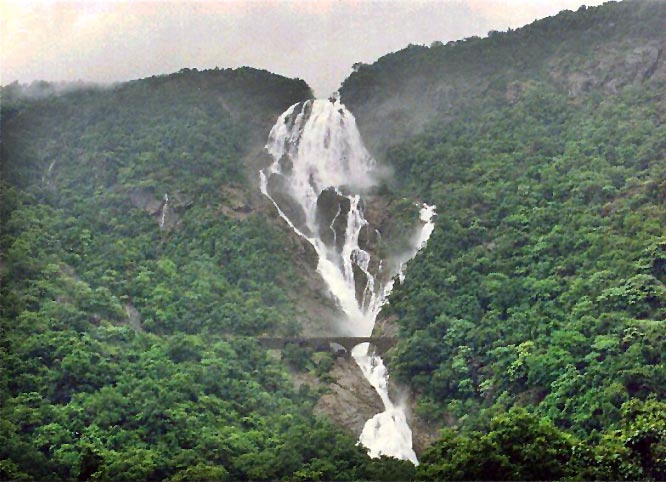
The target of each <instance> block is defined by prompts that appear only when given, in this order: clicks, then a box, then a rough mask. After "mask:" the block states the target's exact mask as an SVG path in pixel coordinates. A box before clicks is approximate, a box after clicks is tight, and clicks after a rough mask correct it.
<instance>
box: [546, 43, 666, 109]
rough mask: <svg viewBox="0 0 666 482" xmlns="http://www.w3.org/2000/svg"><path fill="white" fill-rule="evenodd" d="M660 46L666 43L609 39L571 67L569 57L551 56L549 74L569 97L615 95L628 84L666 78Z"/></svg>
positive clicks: (665, 47)
mask: <svg viewBox="0 0 666 482" xmlns="http://www.w3.org/2000/svg"><path fill="white" fill-rule="evenodd" d="M664 49H666V43H664V42H658V41H650V42H647V43H642V44H639V45H636V44H635V43H633V44H632V43H629V42H627V41H625V42H622V43H620V42H611V43H608V44H605V45H601V46H599V47H597V48H596V50H595V55H594V56H591V57H588V58H586V59H584V60H583V59H581V60H580V61H579V62H573V65H575V66H576V67H575V68H573V70H572V67H569V65H570V64H571V59H570V58H567V57H565V58H555V59H553V60H552V61H551V62H550V64H549V70H550V77H551V78H552V79H553V80H554V81H555V82H556V83H557V84H559V85H561V86H562V87H563V88H564V89H565V90H566V91H567V92H568V93H569V96H571V97H580V96H581V95H584V94H586V93H588V92H591V91H594V90H601V91H602V92H604V93H607V94H616V93H617V92H619V91H620V90H621V89H622V88H623V87H625V86H627V85H630V84H634V83H637V82H646V81H650V80H664V79H666V61H665V60H664V55H663V52H664Z"/></svg>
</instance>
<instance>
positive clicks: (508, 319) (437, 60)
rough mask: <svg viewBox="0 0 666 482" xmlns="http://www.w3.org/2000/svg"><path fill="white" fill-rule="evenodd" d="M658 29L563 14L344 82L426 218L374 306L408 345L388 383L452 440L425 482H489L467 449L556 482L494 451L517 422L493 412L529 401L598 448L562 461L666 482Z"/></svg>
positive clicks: (612, 8)
mask: <svg viewBox="0 0 666 482" xmlns="http://www.w3.org/2000/svg"><path fill="white" fill-rule="evenodd" d="M665 22H666V5H664V4H663V2H623V3H620V4H607V5H604V6H602V7H599V8H594V9H581V11H579V12H576V13H573V12H564V13H561V14H560V15H558V16H556V17H553V18H549V19H545V20H541V21H538V22H535V23H534V24H532V25H530V26H528V27H525V28H523V29H520V30H517V31H514V32H507V33H493V34H492V35H490V36H489V38H486V39H470V40H466V41H463V42H457V43H452V44H451V45H446V46H444V45H436V46H433V47H432V48H425V47H410V48H407V49H405V50H403V51H400V52H397V53H395V54H390V55H388V56H386V57H384V58H382V59H380V60H379V61H378V62H377V63H375V64H373V65H370V66H362V67H360V68H359V69H358V71H357V72H356V73H354V74H352V75H351V76H350V78H349V79H348V80H347V81H346V82H345V83H344V85H343V89H342V91H341V93H342V99H343V101H344V102H345V103H346V104H347V105H348V106H349V107H350V109H351V110H352V111H353V112H354V113H355V115H356V116H357V118H358V119H359V127H360V129H361V130H362V132H363V133H364V136H365V138H366V141H367V142H368V144H369V145H370V146H373V148H374V150H375V153H376V154H377V155H378V156H380V157H381V159H382V160H383V161H384V162H386V163H388V164H390V165H391V166H392V167H393V168H394V169H395V173H396V175H395V181H394V189H396V190H397V192H398V193H404V194H405V195H417V196H419V197H421V198H422V199H423V200H424V201H426V202H432V203H435V204H437V206H438V217H437V220H436V224H437V227H436V230H435V232H434V234H433V236H432V238H431V240H430V242H429V244H428V247H427V249H426V250H425V252H424V253H423V254H422V255H421V256H419V257H417V259H416V260H415V261H414V262H413V263H412V264H410V266H409V268H408V270H407V273H406V279H407V281H406V283H405V284H403V285H401V286H400V287H398V288H397V289H396V290H395V292H394V293H393V295H392V296H391V299H390V305H389V306H388V308H387V309H386V310H385V311H384V316H386V317H389V318H391V317H392V318H395V319H397V322H398V323H399V325H400V332H401V335H402V341H401V343H400V345H399V347H398V348H397V350H396V353H395V354H394V357H393V359H392V360H391V364H390V366H391V368H392V369H393V373H394V374H396V376H397V377H398V378H399V379H401V380H403V381H404V382H406V383H409V384H410V385H411V386H412V389H413V390H414V392H415V393H416V394H417V395H418V397H419V398H420V399H421V400H420V404H419V410H418V411H419V413H420V414H421V415H422V416H424V417H426V418H429V419H430V420H431V421H432V422H433V423H439V424H441V425H448V426H451V427H457V428H458V429H459V432H456V433H457V434H458V435H456V436H458V437H460V438H455V436H451V437H452V438H447V439H442V441H440V443H439V444H438V445H437V447H436V448H434V449H433V450H434V451H433V452H432V453H431V454H430V455H429V456H427V457H426V460H428V461H429V464H433V465H435V466H439V467H440V469H441V470H439V469H438V470H439V471H438V470H434V471H430V472H429V471H428V469H427V467H426V466H427V465H429V464H424V469H423V471H422V472H421V474H422V475H423V476H427V477H433V478H436V479H441V478H454V479H459V478H467V477H470V478H472V479H477V478H486V477H491V478H492V477H493V476H492V473H490V475H489V472H483V470H491V468H489V467H491V466H492V464H490V465H489V466H488V467H486V468H485V469H479V470H481V472H473V471H472V468H471V467H472V465H471V464H472V461H471V459H465V460H467V461H468V462H467V464H465V463H463V462H461V461H460V460H458V462H456V461H455V457H462V456H463V454H465V453H466V452H465V449H464V448H461V447H464V446H466V445H465V444H470V446H475V447H486V449H483V450H481V452H482V453H486V454H489V453H494V454H496V455H497V457H498V459H497V460H500V459H501V460H502V461H510V462H511V463H509V462H507V463H508V465H506V466H505V469H506V470H507V472H501V471H499V469H498V471H497V472H495V477H507V478H509V479H512V478H513V479H523V478H532V477H536V478H541V479H543V478H560V477H562V476H565V475H566V474H565V473H562V472H549V473H540V474H537V475H534V474H531V475H530V474H528V473H526V472H521V471H520V470H519V469H516V468H515V467H514V466H512V465H511V464H512V463H515V466H517V467H523V468H524V467H527V466H529V464H531V463H532V462H526V460H524V459H523V460H522V461H519V460H517V459H516V457H515V454H511V453H508V452H506V450H507V449H506V445H507V443H508V442H507V441H505V442H503V443H499V445H497V442H496V441H497V440H498V438H497V432H496V430H499V428H497V427H500V426H503V425H502V424H509V425H510V423H514V424H515V423H518V420H519V419H521V417H523V415H522V414H520V413H518V412H511V413H513V416H512V417H513V418H512V417H509V419H502V420H503V421H502V423H499V422H497V420H499V419H498V418H497V417H503V416H504V415H503V414H504V413H505V412H507V411H509V410H510V409H511V408H512V407H526V408H527V409H528V410H529V411H530V412H533V413H534V414H536V416H537V417H547V418H548V419H549V420H551V421H552V422H553V423H554V428H553V430H556V431H557V430H561V431H564V432H566V434H567V435H566V437H569V436H573V437H575V438H576V440H579V441H582V443H583V445H585V446H588V447H592V449H591V450H592V453H593V455H590V457H591V459H585V460H584V461H583V462H582V465H583V467H588V468H589V471H587V470H588V469H585V468H581V467H580V466H576V463H578V462H580V460H579V461H578V462H576V463H575V461H574V460H573V459H572V458H571V457H572V455H571V453H572V452H570V451H569V449H566V450H564V453H566V454H568V455H567V456H565V457H564V459H562V460H560V463H559V466H562V467H566V468H567V470H569V469H571V470H572V471H573V472H574V473H577V474H579V476H582V477H584V478H610V479H612V478H631V477H648V478H649V477H652V478H656V479H660V478H663V477H664V474H665V473H666V472H664V470H665V467H664V466H663V463H662V462H661V461H662V460H663V458H662V455H660V454H663V453H664V450H665V447H664V445H663V440H664V437H663V435H664V434H663V426H664V423H665V421H666V406H664V404H663V402H657V401H658V400H663V399H664V398H665V397H666V392H665V391H664V387H665V386H666V370H665V368H664V367H665V365H664V364H665V362H666V359H665V358H664V354H665V353H666V325H665V323H666V286H665V283H666V273H665V272H664V259H665V257H666V238H664V230H663V226H664V225H666V205H665V203H666V143H665V141H664V139H666V130H665V128H664V125H665V121H666V60H664V59H665V57H664V55H663V52H664V48H665V47H666V36H665V34H664V32H666V29H664V28H663V27H664V25H665ZM642 403H645V404H648V405H649V404H651V403H654V405H653V406H652V407H651V408H650V410H652V412H651V413H652V414H653V415H651V416H652V417H654V418H653V419H651V420H653V422H651V423H654V424H653V425H650V426H649V427H650V428H648V425H646V426H642V427H641V429H640V430H639V431H638V432H636V433H639V432H640V433H641V434H642V435H641V437H643V438H642V439H641V440H642V442H640V443H637V442H635V441H632V440H631V438H630V437H631V435H629V433H630V431H629V430H628V429H627V428H626V427H628V426H632V424H634V425H633V426H636V424H639V420H643V421H645V420H648V418H641V417H643V416H644V415H642V413H644V412H642V411H641V410H642V409H640V410H635V407H637V406H638V404H642ZM632 404H633V405H632ZM629 407H634V409H629ZM646 410H647V409H646ZM491 419H493V420H495V422H492V423H491V422H490V420H491ZM522 420H523V422H520V423H525V424H526V427H532V428H530V429H529V430H535V432H528V431H526V432H525V433H529V435H530V436H534V437H537V434H536V430H537V428H536V425H538V424H537V423H536V422H534V423H535V425H530V424H531V423H532V422H528V421H527V419H522ZM537 420H538V419H537ZM509 422H510V423H509ZM498 423H499V425H498ZM641 423H642V422H641ZM515 427H517V426H514V428H515ZM660 427H661V428H660ZM475 430H476V431H478V432H474V431H475ZM526 430H527V428H526ZM480 433H485V434H487V435H484V436H483V437H486V438H483V437H481V435H479V434H480ZM521 436H522V435H521ZM538 436H544V435H543V434H542V435H538ZM465 437H469V438H465ZM480 437H481V438H480ZM566 437H565V438H566ZM546 438H547V439H548V438H551V437H550V436H546ZM552 438H553V440H556V439H557V437H552ZM484 443H488V444H491V445H489V446H484V445H483V444H484ZM516 443H518V442H516ZM525 443H528V442H525ZM575 443H579V442H575ZM575 443H574V445H575ZM452 444H453V445H452ZM613 444H615V445H613ZM565 445H566V444H565ZM452 447H453V448H452ZM612 447H615V448H612ZM617 447H625V448H626V450H625V449H624V448H623V449H622V450H620V449H618V448H617ZM484 450H485V452H484ZM558 453H560V452H558ZM468 454H469V452H468ZM610 454H614V456H615V457H616V459H615V460H611V459H610V458H608V457H610ZM478 455H479V454H477V456H478ZM561 455H562V453H560V455H558V457H559V456H561ZM465 456H466V457H467V456H469V455H465ZM470 457H474V456H470ZM507 457H508V459H507ZM595 457H597V459H596V462H595V461H593V459H594V458H595ZM457 463H460V465H458V466H456V464H457ZM498 463H499V462H498ZM533 463H537V462H536V461H534V462H533ZM539 463H543V459H541V461H540V462H539ZM502 464H504V462H501V463H500V465H502ZM623 464H624V465H623ZM574 466H576V467H577V468H573V467H574ZM456 467H458V468H457V469H456ZM461 467H462V469H461ZM627 467H632V469H631V470H629V469H627ZM514 469H515V470H514ZM625 469H626V470H627V472H623V470H625ZM456 470H458V471H456ZM460 470H462V471H460ZM503 470H504V469H503ZM595 470H598V472H594V471H595ZM498 474H504V475H498ZM580 474H584V475H580ZM629 474H630V475H629Z"/></svg>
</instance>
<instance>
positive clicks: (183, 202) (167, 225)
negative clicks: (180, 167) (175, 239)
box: [128, 187, 192, 230]
mask: <svg viewBox="0 0 666 482" xmlns="http://www.w3.org/2000/svg"><path fill="white" fill-rule="evenodd" d="M128 194H129V198H130V201H131V203H132V204H133V205H134V206H135V207H137V208H139V209H142V210H143V211H145V212H146V213H148V214H149V215H150V216H151V217H152V218H153V219H155V221H156V222H157V224H158V225H159V226H160V228H161V229H167V230H168V229H171V228H173V227H175V226H176V225H177V224H178V220H179V216H178V214H177V210H178V209H182V208H187V207H188V206H190V205H191V204H192V201H191V200H190V199H188V198H187V197H186V196H184V195H182V194H181V193H176V194H173V195H171V196H169V197H168V198H167V196H166V195H164V196H163V197H160V196H158V195H157V194H156V193H155V190H154V189H153V188H146V187H133V188H130V189H129V192H128Z"/></svg>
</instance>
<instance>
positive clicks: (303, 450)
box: [0, 1, 666, 481]
mask: <svg viewBox="0 0 666 482" xmlns="http://www.w3.org/2000/svg"><path fill="white" fill-rule="evenodd" d="M664 32H666V3H663V2H659V1H628V2H622V3H617V4H607V5H604V6H602V7H598V8H581V9H580V10H579V11H577V12H563V13H561V14H559V15H557V16H555V17H552V18H548V19H544V20H540V21H537V22H534V23H533V24H531V25H529V26H527V27H524V28H522V29H519V30H516V31H509V32H491V33H490V34H489V36H488V37H487V38H483V39H481V38H471V39H465V40H460V41H457V42H450V43H449V44H446V45H443V44H440V43H436V44H433V45H432V46H431V47H424V46H409V47H408V48H406V49H404V50H402V51H400V52H396V53H392V54H389V55H387V56H385V57H383V58H381V59H379V60H378V61H377V62H376V63H374V64H372V65H356V66H355V67H354V70H355V72H354V73H353V74H352V75H351V76H350V77H349V78H348V79H347V80H346V81H345V82H344V84H343V86H342V90H341V96H342V101H343V102H344V103H345V104H346V105H347V107H349V108H350V110H351V111H352V112H353V113H354V115H355V116H356V117H357V120H358V125H359V127H360V130H361V132H362V134H363V136H364V141H365V143H366V144H367V145H368V147H369V149H370V150H371V151H372V153H373V154H374V155H375V156H376V158H377V159H378V161H379V162H380V164H385V165H388V166H390V168H391V169H392V171H393V173H394V175H393V177H392V178H391V179H389V180H387V181H386V182H385V183H384V184H383V185H382V186H381V187H380V188H378V189H377V190H376V191H377V192H376V193H373V195H374V196H375V197H376V199H374V202H369V203H368V204H367V206H366V208H367V209H366V210H367V214H368V216H369V218H373V219H374V218H377V219H379V220H380V221H383V220H389V219H390V220H391V221H386V222H385V223H381V222H380V223H378V225H379V226H380V228H381V229H383V232H381V233H380V234H381V235H382V236H381V239H390V238H395V239H403V238H404V240H407V237H408V236H409V233H407V230H406V229H404V228H400V227H398V226H403V225H404V226H406V225H408V223H407V222H406V220H407V219H410V220H411V219H413V218H414V217H415V216H416V214H415V212H414V211H415V209H416V208H415V206H414V203H413V202H412V201H411V200H413V199H419V200H421V201H423V202H427V203H429V204H436V205H437V213H438V214H437V216H436V218H435V222H436V227H435V231H434V233H433V235H432V237H431V238H430V240H429V241H428V244H427V247H426V249H424V250H423V251H422V252H421V253H420V254H419V255H418V256H417V257H416V258H415V259H414V260H413V261H411V262H409V264H408V266H407V268H406V277H405V280H406V281H405V282H404V283H402V284H400V283H398V282H396V287H395V291H394V292H393V294H392V295H391V298H390V304H389V305H387V306H386V307H385V308H384V309H383V311H382V313H381V315H380V316H381V318H382V320H381V321H382V322H383V328H385V329H391V328H392V326H391V325H392V324H394V323H395V324H397V325H398V326H399V342H398V345H397V347H396V348H394V349H392V350H391V351H389V352H388V356H387V360H386V361H387V366H388V368H389V371H390V373H391V377H392V378H391V380H399V381H400V382H402V383H403V384H404V385H405V386H409V387H410V388H411V393H412V396H413V397H412V398H413V399H414V402H415V406H416V412H417V413H416V415H418V417H416V418H417V419H418V423H417V424H414V425H413V427H412V428H414V430H415V431H417V430H419V428H418V427H419V426H421V427H422V426H429V427H435V428H441V429H442V431H441V433H439V438H438V440H437V441H436V442H435V443H434V444H433V445H432V446H431V447H430V449H428V450H427V451H426V452H425V453H419V454H418V455H419V457H420V462H421V465H420V466H418V467H414V466H413V465H411V463H409V462H405V461H398V460H395V459H388V458H382V459H370V458H369V457H368V456H367V455H366V454H365V450H364V449H363V448H362V447H360V446H358V445H357V438H355V437H353V436H352V435H351V434H350V433H348V432H344V431H343V430H342V429H341V428H339V427H337V426H335V425H333V424H332V423H331V421H330V419H327V418H325V417H322V416H321V415H317V413H320V412H318V411H317V409H316V404H317V402H318V400H319V401H321V400H322V398H323V397H322V393H323V392H324V391H325V390H326V386H327V383H328V382H330V381H331V378H332V377H333V375H332V374H335V373H338V374H340V373H342V375H340V377H343V376H347V377H349V376H350V375H349V371H350V370H349V366H351V367H352V368H356V366H355V365H354V362H353V361H349V364H348V365H349V366H347V367H346V368H347V369H348V370H347V371H346V372H344V370H342V369H341V367H342V366H343V363H342V362H341V361H340V360H337V361H335V360H334V358H333V356H332V355H331V354H329V353H314V354H313V353H311V352H309V351H307V350H304V349H300V348H298V347H295V346H293V345H290V346H288V347H287V348H285V349H284V350H283V351H282V354H281V357H278V356H276V354H275V353H273V352H269V351H267V350H266V349H265V348H262V347H261V346H260V345H259V343H258V342H257V340H256V338H257V337H258V336H262V335H269V336H291V335H295V334H298V333H303V330H304V326H303V324H304V323H310V325H309V328H307V327H306V328H307V329H310V330H313V329H321V328H322V327H325V326H326V324H327V323H329V322H330V316H332V313H333V312H334V311H335V308H334V307H333V308H332V307H331V305H332V301H331V298H330V297H326V296H325V295H323V294H322V286H323V284H322V281H321V279H318V278H317V275H316V274H313V273H315V271H314V263H313V259H312V257H313V252H312V250H311V249H310V250H308V249H306V247H304V246H305V245H307V243H304V242H300V241H299V240H298V239H297V237H296V236H293V235H291V234H290V232H291V230H290V228H289V227H288V226H285V225H284V224H285V223H283V222H282V220H281V219H279V217H278V216H277V214H276V213H275V210H274V207H273V206H272V205H271V204H270V201H268V199H267V198H263V197H262V196H261V195H260V194H259V191H258V189H259V186H258V183H259V181H258V172H257V171H258V169H259V168H260V167H265V166H266V165H267V163H268V162H270V160H267V159H266V157H262V155H263V154H262V152H263V145H264V143H265V142H266V139H267V135H268V132H269V130H270V128H271V126H272V125H273V124H274V123H275V121H276V119H277V118H278V116H279V115H280V114H281V113H282V112H283V111H284V110H285V109H286V108H287V107H288V106H290V105H292V104H293V103H295V102H299V101H302V100H306V99H310V98H311V97H312V93H311V91H310V89H309V87H308V86H307V84H306V83H305V82H304V81H301V80H297V79H296V80H293V79H286V78H284V77H281V76H278V75H274V74H271V73H268V72H265V71H260V70H255V69H251V68H241V69H236V70H228V69H225V70H220V69H215V70H208V71H201V72H199V71H196V70H191V69H183V70H182V71H180V72H178V73H174V74H171V75H165V76H157V77H151V78H148V79H142V80H136V81H132V82H127V83H120V84H117V85H113V86H107V87H100V86H92V85H73V86H54V85H52V84H48V83H35V84H33V85H31V86H22V85H19V84H16V83H15V84H11V85H8V86H5V87H3V88H2V92H1V100H2V106H1V107H2V111H1V112H0V121H1V131H0V132H1V137H0V142H1V145H0V155H1V162H2V164H1V166H0V227H1V231H0V277H1V280H2V283H1V285H0V299H1V307H2V312H1V316H0V367H1V370H0V480H105V481H106V480H171V481H184V480H277V479H280V480H410V479H414V478H417V479H422V480H446V479H448V480H465V479H466V480H551V479H552V480H555V479H566V480H572V479H574V480H595V479H596V480H619V479H626V480H664V479H666V228H665V226H666V34H665V33H664ZM375 211H376V212H375ZM380 211H381V212H380ZM403 218H404V219H403ZM393 231H395V232H393ZM398 231H400V232H398ZM295 238H296V239H295ZM378 251H379V250H378ZM384 254H388V253H384ZM306 265H308V266H309V268H308V270H309V274H307V273H306V270H305V269H304V266H306ZM332 367H335V368H334V369H333V370H332V369H331V368H332ZM343 368H344V367H343ZM336 370H337V371H336ZM357 376H360V377H361V380H364V379H363V378H362V376H361V375H357ZM352 378H353V377H352ZM313 380H314V382H313ZM352 381H353V380H352ZM368 389H369V390H370V388H368ZM371 391H372V390H371ZM373 393H374V392H373ZM350 394H351V395H350ZM344 395H345V397H347V398H344V397H343V398H342V399H343V400H347V401H349V400H351V398H353V393H352V392H349V393H345V394H344ZM327 403H329V404H334V403H336V402H330V401H329V402H327ZM378 403H381V400H378ZM324 405H325V404H324ZM335 408H337V409H338V411H337V414H338V416H339V417H342V418H344V417H346V418H351V417H349V413H350V412H353V411H354V410H357V407H355V406H353V400H352V401H350V402H349V407H347V406H345V407H342V408H341V409H340V407H335ZM357 411H358V413H356V414H354V415H355V417H356V418H359V419H360V422H361V424H362V423H363V421H364V420H365V419H366V418H364V416H359V413H363V414H365V412H361V411H360V410H357ZM332 412H333V413H334V412H335V411H332ZM329 415H331V414H330V413H329ZM331 419H335V417H334V416H331ZM338 422H340V420H338ZM417 435H418V434H417Z"/></svg>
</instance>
